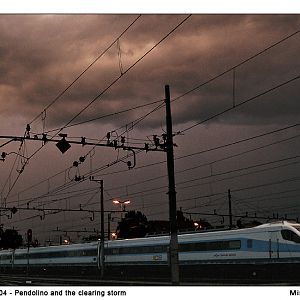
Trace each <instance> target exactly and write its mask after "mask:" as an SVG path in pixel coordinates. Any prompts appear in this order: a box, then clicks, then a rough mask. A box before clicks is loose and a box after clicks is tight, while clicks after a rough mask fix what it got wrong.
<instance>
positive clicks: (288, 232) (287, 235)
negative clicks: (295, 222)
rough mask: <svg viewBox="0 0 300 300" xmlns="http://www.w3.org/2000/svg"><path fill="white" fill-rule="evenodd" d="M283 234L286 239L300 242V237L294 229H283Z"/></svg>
mask: <svg viewBox="0 0 300 300" xmlns="http://www.w3.org/2000/svg"><path fill="white" fill-rule="evenodd" d="M281 236H282V238H283V239H284V240H287V241H292V242H294V243H300V237H299V236H298V235H297V234H296V233H295V232H293V231H291V230H288V229H283V230H281Z"/></svg>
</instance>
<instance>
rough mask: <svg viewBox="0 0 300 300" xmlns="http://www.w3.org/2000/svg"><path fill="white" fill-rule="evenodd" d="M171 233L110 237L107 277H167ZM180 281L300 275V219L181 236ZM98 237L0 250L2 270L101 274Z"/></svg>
mask: <svg viewBox="0 0 300 300" xmlns="http://www.w3.org/2000/svg"><path fill="white" fill-rule="evenodd" d="M169 242H170V237H169V236H156V237H147V238H139V239H130V240H114V241H106V242H105V247H104V256H105V264H104V268H105V269H104V275H105V277H106V278H118V279H120V277H122V278H124V279H135V280H138V279H142V280H145V279H155V280H168V279H169V277H170V276H169V274H170V273H169V272H170V268H169V255H168V249H169ZM178 243H179V249H178V253H179V264H180V276H181V281H182V282H191V281H196V282H197V281H199V282H201V281H205V280H207V281H225V280H233V281H235V282H236V281H237V280H240V281H241V282H243V281H250V282H258V281H268V282H270V281H272V282H278V281H280V282H289V281H293V282H294V280H295V281H299V280H300V224H296V223H290V222H287V221H282V222H276V223H268V224H264V225H260V226H257V227H253V228H246V229H233V230H226V231H210V232H206V231H203V232H195V233H189V234H182V235H179V236H178ZM99 247H100V244H99V243H98V242H92V243H84V244H72V245H64V246H51V247H38V248H30V249H29V251H28V249H17V250H3V251H0V270H1V271H2V272H14V273H17V272H21V273H28V272H29V273H30V274H36V275H39V274H41V273H42V274H43V275H46V276H70V274H71V275H75V274H77V275H79V276H86V278H97V277H99V274H100V262H99V257H100V248H99Z"/></svg>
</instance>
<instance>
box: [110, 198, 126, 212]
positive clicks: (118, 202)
mask: <svg viewBox="0 0 300 300" xmlns="http://www.w3.org/2000/svg"><path fill="white" fill-rule="evenodd" d="M113 203H114V204H120V207H121V210H122V211H125V206H126V205H127V204H130V200H124V201H122V200H119V199H115V200H113Z"/></svg>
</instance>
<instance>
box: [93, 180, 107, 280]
mask: <svg viewBox="0 0 300 300" xmlns="http://www.w3.org/2000/svg"><path fill="white" fill-rule="evenodd" d="M90 180H91V181H95V182H100V211H101V225H100V227H101V228H100V272H101V273H100V276H101V279H103V277H104V197H103V180H102V179H101V180H96V179H94V177H93V176H91V177H90Z"/></svg>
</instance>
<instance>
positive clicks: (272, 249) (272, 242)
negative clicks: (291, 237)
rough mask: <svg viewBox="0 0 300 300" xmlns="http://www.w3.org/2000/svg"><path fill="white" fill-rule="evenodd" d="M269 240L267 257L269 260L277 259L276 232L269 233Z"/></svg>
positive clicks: (277, 241)
mask: <svg viewBox="0 0 300 300" xmlns="http://www.w3.org/2000/svg"><path fill="white" fill-rule="evenodd" d="M269 234H270V239H269V255H270V258H279V239H278V232H276V231H270V232H269Z"/></svg>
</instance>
